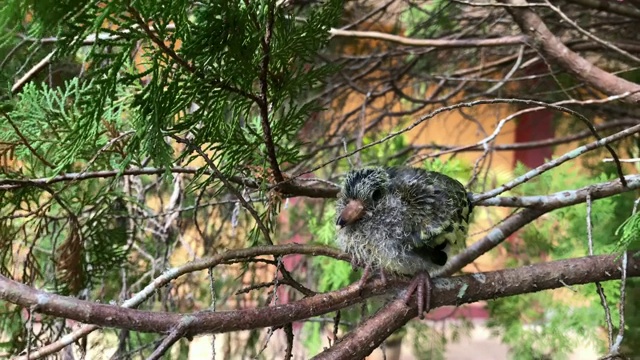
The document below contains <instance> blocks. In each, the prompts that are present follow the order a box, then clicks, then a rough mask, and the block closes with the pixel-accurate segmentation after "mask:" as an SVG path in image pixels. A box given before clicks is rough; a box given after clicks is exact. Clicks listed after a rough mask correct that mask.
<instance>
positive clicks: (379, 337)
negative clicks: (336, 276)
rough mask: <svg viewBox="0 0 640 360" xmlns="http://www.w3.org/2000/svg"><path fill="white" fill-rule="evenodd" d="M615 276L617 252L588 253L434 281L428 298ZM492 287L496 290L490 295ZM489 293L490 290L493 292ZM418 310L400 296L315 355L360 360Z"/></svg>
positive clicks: (453, 298)
mask: <svg viewBox="0 0 640 360" xmlns="http://www.w3.org/2000/svg"><path fill="white" fill-rule="evenodd" d="M628 258H629V259H633V258H634V257H633V254H628ZM633 263H634V264H635V265H631V262H630V263H629V265H628V266H629V269H628V270H627V275H629V274H631V271H634V272H635V276H638V275H640V260H638V259H637V258H636V259H634V260H633ZM633 266H635V267H633ZM609 271H615V274H608V272H609ZM620 276H621V267H620V260H619V258H618V255H601V256H589V257H583V258H577V259H571V260H560V261H553V262H548V263H543V264H537V265H529V266H523V267H519V268H517V269H507V270H500V271H495V272H489V273H477V274H473V275H465V276H459V277H453V278H446V279H434V285H435V287H436V289H437V290H436V294H437V295H436V296H434V299H433V300H434V303H435V306H442V305H444V304H450V305H456V306H458V305H460V304H464V303H469V302H474V301H478V300H481V299H496V298H501V297H507V296H512V295H517V294H522V293H524V292H522V290H523V289H527V290H525V292H537V291H541V290H546V289H555V288H559V287H563V286H565V284H566V285H580V284H586V283H591V282H595V281H607V280H614V279H618V278H620ZM587 278H588V280H587ZM494 287H495V288H494ZM493 290H497V291H496V292H495V293H493ZM490 293H493V294H491V295H492V296H491V295H490ZM417 310H418V309H417V303H416V302H411V306H410V307H409V306H407V305H406V304H405V303H404V300H403V299H402V297H400V298H399V299H396V300H395V301H393V302H391V303H390V304H388V305H387V306H385V307H384V308H383V309H381V310H380V311H378V313H376V314H375V315H374V316H373V317H371V318H370V319H368V320H367V321H366V322H365V323H364V324H362V325H361V326H359V327H358V328H357V329H355V330H354V331H352V332H351V333H349V334H348V335H347V336H345V337H344V338H343V339H342V340H341V341H340V342H339V343H337V344H335V345H334V346H333V347H331V348H329V349H326V350H325V351H324V352H322V353H321V354H319V355H318V356H316V357H314V359H316V360H318V359H361V358H363V357H365V356H367V355H369V354H370V353H371V352H372V351H373V350H374V349H375V348H377V347H378V346H379V345H380V344H381V343H382V341H384V339H386V338H387V337H388V336H389V335H390V334H391V333H392V332H393V331H395V330H396V329H397V328H399V327H400V326H402V325H404V324H405V323H407V322H408V321H409V320H411V319H412V318H414V317H415V316H416V315H417V314H418V311H417Z"/></svg>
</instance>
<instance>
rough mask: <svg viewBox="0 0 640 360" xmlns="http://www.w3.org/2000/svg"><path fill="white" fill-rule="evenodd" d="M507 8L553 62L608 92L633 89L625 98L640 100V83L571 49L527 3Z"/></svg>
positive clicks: (516, 1)
mask: <svg viewBox="0 0 640 360" xmlns="http://www.w3.org/2000/svg"><path fill="white" fill-rule="evenodd" d="M500 2H501V3H503V4H510V5H518V6H527V5H530V4H529V3H527V1H526V0H500ZM506 10H507V11H508V12H509V13H510V14H511V16H512V17H513V19H514V20H515V21H516V23H518V25H519V26H520V30H521V31H522V32H523V33H524V34H526V35H528V36H530V37H531V38H532V39H533V42H532V45H533V46H534V47H535V48H537V49H538V50H539V51H540V52H541V53H543V54H544V55H546V56H547V57H549V59H551V60H552V61H553V62H555V63H557V64H559V65H560V66H562V67H563V68H564V69H565V70H567V71H568V72H570V73H572V74H573V75H574V76H575V77H577V78H578V79H580V80H581V81H584V82H586V83H587V84H589V85H590V86H593V87H594V88H596V89H598V90H600V91H602V92H604V93H605V94H608V95H617V94H622V93H625V92H630V93H632V94H631V95H630V96H628V97H626V98H625V99H624V100H625V101H628V102H631V103H638V102H640V85H638V84H636V83H633V82H631V81H628V80H625V79H623V78H621V77H618V76H616V75H614V74H612V73H609V72H607V71H604V70H602V69H600V68H599V67H597V66H595V65H593V64H592V63H590V62H589V61H588V60H586V59H585V58H583V57H581V56H580V55H578V54H577V53H575V52H573V51H571V49H569V48H568V47H567V46H566V45H564V44H563V43H562V41H560V39H558V38H557V37H556V36H555V35H554V34H553V33H552V32H551V31H550V30H549V28H547V26H546V25H545V23H544V21H542V19H541V18H540V17H539V16H538V15H537V14H536V13H535V12H534V11H533V10H531V9H529V8H526V7H507V8H506Z"/></svg>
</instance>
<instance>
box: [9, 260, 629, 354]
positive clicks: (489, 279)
mask: <svg viewBox="0 0 640 360" xmlns="http://www.w3.org/2000/svg"><path fill="white" fill-rule="evenodd" d="M628 259H629V262H628V269H627V275H628V276H629V277H631V276H639V275H640V258H637V257H634V256H633V254H629V256H628ZM620 276H621V268H620V259H619V255H600V256H589V257H583V258H575V259H569V260H560V261H553V262H548V263H542V264H536V265H531V266H524V267H520V268H516V269H506V270H499V271H491V272H485V273H477V274H472V275H463V276H456V277H450V278H438V279H434V286H435V289H434V292H435V295H436V296H434V297H433V300H432V301H433V304H434V306H435V307H439V306H445V305H461V304H464V303H470V302H475V301H480V300H489V299H495V298H501V297H506V296H513V295H519V294H524V293H530V292H537V291H541V290H546V289H554V288H559V287H562V286H567V285H579V284H586V283H591V282H595V281H607V280H613V279H618V278H620ZM406 285H407V282H405V281H402V282H398V283H396V284H390V283H387V284H386V285H385V284H383V283H382V281H380V280H376V281H372V282H370V283H368V284H367V286H366V287H365V288H364V289H363V291H362V293H360V287H359V286H358V284H357V283H356V284H352V285H350V286H348V287H346V288H344V289H341V290H338V291H333V292H329V293H324V294H318V295H316V296H313V297H308V298H305V299H302V300H299V301H296V302H293V303H289V304H284V305H277V306H271V307H264V308H257V309H246V310H234V311H217V312H208V311H202V312H197V313H191V314H177V313H167V312H154V311H142V310H134V309H127V308H123V307H120V306H116V305H107V304H99V303H95V302H91V301H83V300H78V299H75V298H72V297H67V296H60V295H56V294H51V293H47V292H45V291H41V290H37V289H34V288H32V287H30V286H27V285H24V284H22V283H19V282H17V281H14V280H11V279H8V278H6V277H4V276H0V299H2V300H5V301H8V302H11V303H14V304H17V305H19V306H23V307H27V308H33V309H34V311H37V312H40V313H43V314H47V315H52V316H58V317H62V318H67V319H73V320H76V321H80V322H84V323H91V324H96V325H100V326H107V327H116V328H122V329H129V330H135V331H142V332H154V333H167V334H169V333H171V332H172V331H174V330H175V329H178V328H180V329H181V331H182V330H183V331H184V332H183V334H184V336H193V335H198V334H203V333H220V332H229V331H239V330H249V329H256V328H263V327H271V326H276V327H279V326H284V325H285V324H287V323H290V322H292V321H299V320H303V319H307V318H310V317H313V316H318V315H322V314H326V313H329V312H333V311H336V310H339V309H343V308H345V307H348V306H351V305H353V304H356V303H359V302H361V301H363V300H364V299H366V298H368V297H371V296H376V295H395V294H398V291H399V290H404V289H405V287H406ZM398 295H400V297H399V298H400V300H397V301H394V302H392V303H391V305H389V306H390V309H391V310H388V309H389V308H385V309H387V310H383V311H381V312H379V313H378V315H376V316H374V317H373V318H372V319H370V320H368V321H367V322H365V323H364V326H361V327H359V328H358V329H357V330H356V331H354V332H353V333H352V334H350V335H348V336H347V337H345V338H344V339H343V340H342V342H340V343H339V344H337V345H335V346H334V347H332V348H330V349H329V350H327V352H326V353H324V354H321V355H320V357H319V358H320V359H327V358H331V359H347V358H348V359H351V358H358V357H362V356H364V355H366V354H368V353H369V352H371V350H372V349H375V348H376V347H377V346H378V345H379V343H380V342H381V341H382V340H383V339H384V337H386V336H387V335H388V334H390V333H391V332H393V331H394V330H395V328H392V326H380V325H381V324H388V321H393V324H394V325H398V324H399V323H405V322H407V321H409V320H410V319H411V318H413V317H415V316H416V315H417V308H416V307H415V304H414V305H412V306H407V305H404V302H403V300H402V295H403V294H402V292H401V293H400V294H398ZM385 311H391V313H387V312H385ZM391 315H392V316H391ZM376 319H377V320H378V321H377V322H376ZM380 319H382V320H380ZM378 327H380V328H383V329H378ZM374 329H377V330H375V331H373V330H374ZM372 337H374V338H372ZM362 339H368V340H371V341H365V342H360V341H362ZM356 341H357V343H358V344H366V345H365V346H358V347H354V346H353V344H355V343H356ZM345 354H346V355H345Z"/></svg>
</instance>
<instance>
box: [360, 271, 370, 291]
mask: <svg viewBox="0 0 640 360" xmlns="http://www.w3.org/2000/svg"><path fill="white" fill-rule="evenodd" d="M370 273H371V267H370V266H368V265H367V266H365V267H364V270H363V271H362V276H361V277H360V280H359V281H358V294H359V295H362V290H364V287H365V285H367V280H369V274H370Z"/></svg>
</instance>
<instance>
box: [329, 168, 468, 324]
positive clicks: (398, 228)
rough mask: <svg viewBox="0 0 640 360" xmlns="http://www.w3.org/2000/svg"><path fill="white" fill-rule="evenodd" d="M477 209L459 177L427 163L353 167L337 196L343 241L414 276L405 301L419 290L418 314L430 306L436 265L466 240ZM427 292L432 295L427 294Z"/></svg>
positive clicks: (371, 260) (369, 260) (367, 267)
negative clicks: (421, 165) (430, 167)
mask: <svg viewBox="0 0 640 360" xmlns="http://www.w3.org/2000/svg"><path fill="white" fill-rule="evenodd" d="M472 209H473V204H472V198H471V193H470V192H467V191H466V189H465V187H464V186H463V185H462V184H461V183H460V182H459V181H457V180H455V179H453V178H451V177H449V176H447V175H445V174H442V173H440V172H435V171H428V170H425V169H422V168H416V167H408V166H396V167H369V168H362V169H355V170H351V171H350V172H348V173H347V175H346V177H345V179H344V182H343V184H342V186H341V190H340V192H339V195H338V199H337V202H336V214H337V218H336V227H337V239H336V240H337V244H338V246H339V247H340V248H341V249H342V250H343V251H344V252H346V253H348V254H350V255H351V257H352V259H353V260H352V261H353V262H355V263H358V264H361V265H362V264H364V272H363V274H362V277H361V279H360V286H364V284H365V283H366V280H367V277H368V274H369V272H370V271H371V269H378V270H381V275H382V276H383V281H386V280H385V272H386V273H387V274H391V275H393V276H395V275H401V276H402V275H404V276H413V280H412V281H411V283H410V285H409V287H408V288H407V293H406V295H405V302H406V304H407V305H408V304H409V303H410V299H411V296H412V295H413V293H414V292H415V293H416V298H417V301H418V314H419V316H420V318H424V315H423V314H424V312H425V311H427V312H428V311H429V310H430V306H431V292H432V288H433V284H432V281H431V275H430V273H432V272H433V271H435V270H437V269H439V268H441V267H442V266H444V265H445V264H446V263H447V261H448V260H449V255H450V254H452V253H453V252H454V251H459V250H460V249H461V248H463V247H464V246H465V240H466V237H467V233H468V229H469V219H470V215H471V211H472ZM425 293H426V296H425Z"/></svg>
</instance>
